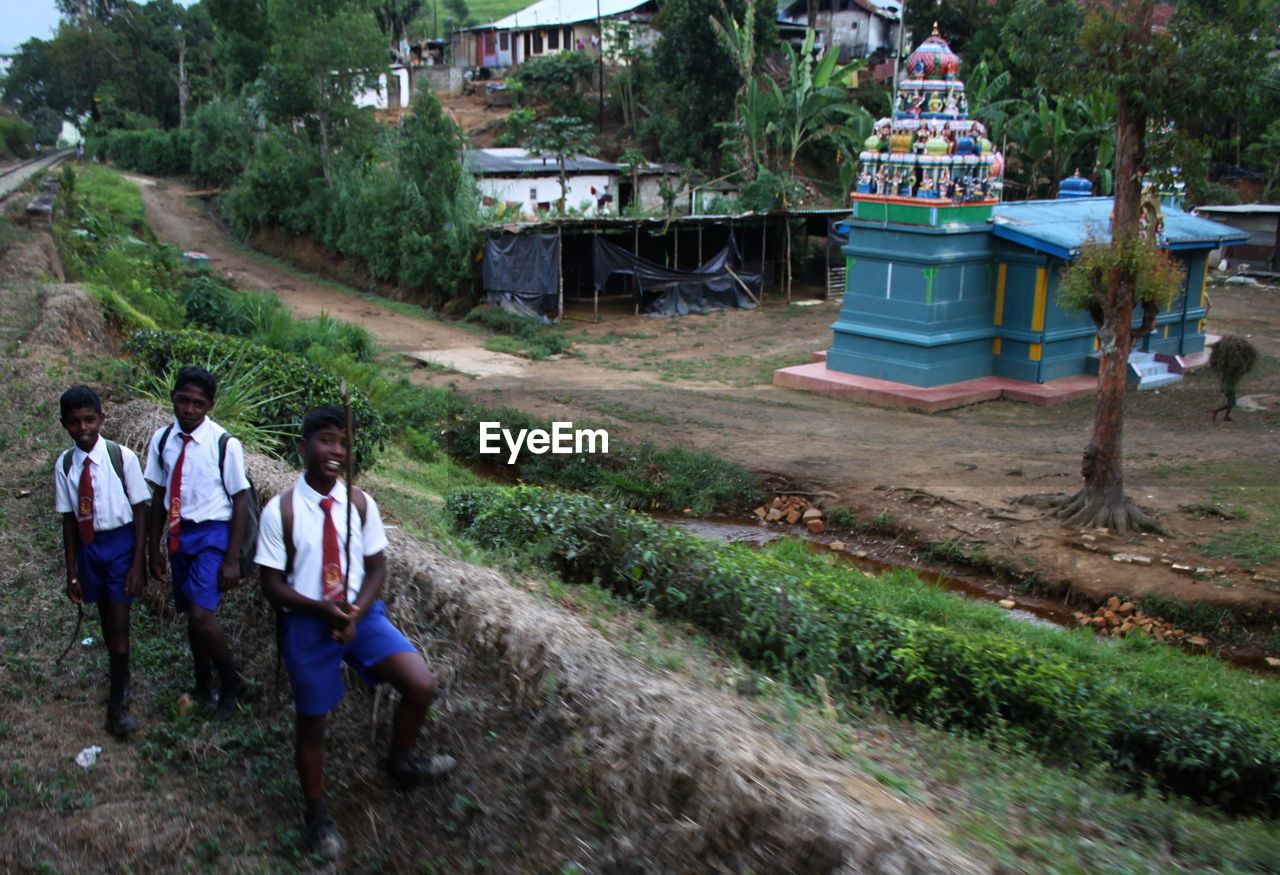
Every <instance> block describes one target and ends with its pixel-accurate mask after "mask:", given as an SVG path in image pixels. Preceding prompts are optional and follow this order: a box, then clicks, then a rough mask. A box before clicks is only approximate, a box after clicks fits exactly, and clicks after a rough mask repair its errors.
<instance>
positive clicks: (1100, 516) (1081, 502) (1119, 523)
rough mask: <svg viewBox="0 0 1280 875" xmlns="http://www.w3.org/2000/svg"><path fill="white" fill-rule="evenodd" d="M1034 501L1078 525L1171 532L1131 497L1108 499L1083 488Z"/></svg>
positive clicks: (1070, 523) (1133, 530) (1119, 531)
mask: <svg viewBox="0 0 1280 875" xmlns="http://www.w3.org/2000/svg"><path fill="white" fill-rule="evenodd" d="M1035 498H1036V499H1038V500H1037V501H1033V502H1032V503H1034V504H1035V505H1036V506H1037V507H1046V508H1050V509H1051V510H1052V513H1053V515H1054V516H1055V517H1058V518H1059V519H1061V520H1062V521H1063V523H1064V524H1065V525H1069V526H1078V527H1080V528H1085V529H1111V530H1112V531H1114V532H1116V533H1117V534H1123V533H1125V532H1155V533H1157V534H1160V535H1168V534H1169V533H1168V531H1166V530H1165V528H1164V526H1163V525H1162V524H1161V523H1160V521H1159V520H1158V519H1156V518H1155V517H1154V516H1152V515H1150V514H1148V513H1147V512H1146V511H1144V510H1143V509H1142V508H1140V507H1138V505H1136V504H1134V503H1133V502H1132V501H1130V500H1129V499H1128V498H1125V497H1121V498H1120V499H1119V500H1118V501H1115V500H1110V501H1109V500H1108V499H1107V497H1106V496H1105V495H1103V494H1101V493H1094V494H1092V495H1090V494H1089V490H1087V489H1082V490H1080V491H1079V492H1077V493H1076V494H1075V495H1062V496H1057V497H1056V498H1053V497H1050V496H1045V495H1039V496H1035Z"/></svg>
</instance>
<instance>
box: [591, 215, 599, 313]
mask: <svg viewBox="0 0 1280 875" xmlns="http://www.w3.org/2000/svg"><path fill="white" fill-rule="evenodd" d="M591 232H592V235H593V236H592V240H591V243H592V246H591V254H592V259H591V321H592V322H599V321H600V287H599V286H598V285H596V272H595V236H594V235H597V234H599V233H600V229H599V228H597V227H596V226H595V225H592V226H591Z"/></svg>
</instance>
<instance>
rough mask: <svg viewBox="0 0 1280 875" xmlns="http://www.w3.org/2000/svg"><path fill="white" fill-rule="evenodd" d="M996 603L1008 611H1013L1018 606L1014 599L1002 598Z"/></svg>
mask: <svg viewBox="0 0 1280 875" xmlns="http://www.w3.org/2000/svg"><path fill="white" fill-rule="evenodd" d="M996 604H998V605H999V606H1000V607H1002V608H1004V609H1005V610H1006V611H1012V610H1013V609H1014V608H1016V607H1017V606H1018V603H1017V602H1015V601H1014V600H1013V599H1000V601H998V602H996Z"/></svg>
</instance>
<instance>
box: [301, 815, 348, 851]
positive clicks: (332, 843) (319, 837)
mask: <svg viewBox="0 0 1280 875" xmlns="http://www.w3.org/2000/svg"><path fill="white" fill-rule="evenodd" d="M307 850H308V851H310V852H311V853H313V854H316V855H317V856H319V857H320V858H322V859H324V860H328V861H329V862H331V863H332V862H336V861H337V860H339V859H341V858H342V855H343V854H345V853H346V852H347V843H346V842H345V841H343V840H342V835H341V833H339V832H338V825H337V824H336V823H334V822H333V818H332V817H330V816H329V815H328V814H324V815H321V816H320V817H317V818H316V819H314V820H311V821H308V822H307Z"/></svg>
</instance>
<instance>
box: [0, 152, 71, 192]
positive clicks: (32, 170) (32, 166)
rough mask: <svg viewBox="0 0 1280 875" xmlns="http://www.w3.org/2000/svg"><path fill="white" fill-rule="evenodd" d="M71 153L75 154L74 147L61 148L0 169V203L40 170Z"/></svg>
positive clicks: (51, 165)
mask: <svg viewBox="0 0 1280 875" xmlns="http://www.w3.org/2000/svg"><path fill="white" fill-rule="evenodd" d="M73 154H75V150H74V149H62V150H60V151H57V152H49V153H46V154H44V155H37V156H36V157H35V158H28V159H27V160H25V161H19V162H18V163H17V164H14V165H13V166H11V167H7V168H5V169H3V170H0V203H3V202H4V201H6V200H8V199H9V197H10V196H12V195H13V194H14V193H16V192H17V191H18V190H19V189H21V188H22V187H23V186H24V185H26V183H27V180H29V179H31V177H33V176H35V175H36V174H37V173H39V172H40V171H41V170H47V169H48V168H50V167H53V166H54V165H56V164H58V163H59V162H60V161H63V160H65V159H66V158H68V157H69V156H71V155H73Z"/></svg>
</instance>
